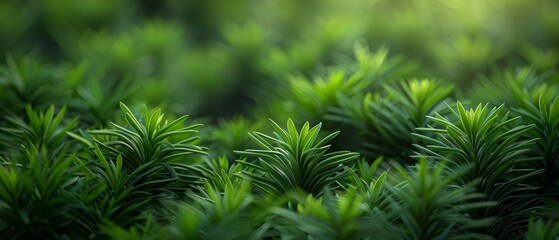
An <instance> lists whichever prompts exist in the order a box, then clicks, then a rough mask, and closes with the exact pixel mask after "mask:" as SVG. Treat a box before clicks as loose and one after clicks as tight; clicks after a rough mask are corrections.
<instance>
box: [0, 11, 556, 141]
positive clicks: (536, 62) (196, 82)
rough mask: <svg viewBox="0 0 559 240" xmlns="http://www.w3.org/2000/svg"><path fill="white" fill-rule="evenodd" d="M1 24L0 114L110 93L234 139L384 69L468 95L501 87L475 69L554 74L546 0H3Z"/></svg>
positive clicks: (319, 106) (384, 73)
mask: <svg viewBox="0 0 559 240" xmlns="http://www.w3.org/2000/svg"><path fill="white" fill-rule="evenodd" d="M0 36H1V37H0V56H2V57H1V58H0V64H1V65H2V69H1V72H0V91H1V94H0V100H1V101H2V104H1V106H0V113H2V114H16V115H17V114H19V113H21V112H22V109H24V107H25V105H26V104H31V105H33V107H35V108H44V107H46V106H48V105H50V104H54V105H55V106H58V107H60V106H63V105H66V106H68V109H69V111H70V112H72V113H74V114H75V115H79V116H80V121H81V123H83V126H88V127H95V126H103V125H105V124H106V123H107V122H109V121H114V120H113V119H114V115H115V114H118V112H119V111H118V102H119V101H123V102H125V103H127V104H128V105H133V106H143V105H146V106H148V108H154V107H161V108H163V110H164V112H166V113H168V114H171V115H174V116H179V115H185V114H187V115H190V116H192V117H194V118H195V119H197V121H201V122H205V123H207V124H208V125H209V127H208V129H212V128H218V129H226V130H225V131H228V132H227V133H223V132H221V133H220V132H218V133H216V134H217V135H216V136H214V137H218V138H219V137H220V136H221V138H223V139H222V141H231V142H235V141H239V140H238V139H237V138H242V139H244V138H246V137H241V135H242V136H244V135H246V134H245V133H246V130H247V129H248V130H251V129H254V128H259V127H260V126H262V125H267V124H265V123H264V124H261V119H263V121H264V122H265V121H267V119H268V118H272V119H277V120H279V121H284V120H286V119H287V118H293V119H294V120H295V121H296V122H299V123H300V122H303V121H311V122H313V123H316V122H318V121H326V123H328V121H329V120H332V119H334V118H335V116H334V117H332V113H333V112H334V113H335V112H336V108H339V107H340V106H341V105H343V103H344V101H341V100H340V99H346V100H347V99H349V98H353V97H354V96H355V95H365V93H367V92H371V91H372V92H373V93H374V91H375V89H379V86H380V85H381V83H382V84H387V83H388V84H390V82H391V81H399V80H402V79H411V78H419V79H423V78H427V79H436V80H437V81H442V82H445V83H449V84H452V85H454V91H453V93H452V94H451V97H453V98H455V99H466V98H467V99H470V100H471V101H473V102H474V103H477V102H487V101H495V102H499V101H501V102H503V101H505V100H506V99H504V100H503V99H499V100H495V99H493V97H492V94H493V93H494V91H483V88H482V87H480V86H486V85H487V84H488V83H487V82H499V80H500V79H505V78H523V76H524V78H523V79H526V77H525V76H542V77H540V78H537V77H535V78H537V79H544V80H543V81H545V82H549V83H550V84H551V83H557V82H558V77H557V74H556V69H557V66H558V63H559V1H552V0H540V1H533V0H492V1H486V0H469V1H459V0H320V1H319V0H308V1H299V0H237V1H229V0H166V1H162V0H137V1H132V0H79V1H77V0H2V1H0ZM519 71H520V72H521V73H522V74H524V75H522V74H521V75H519V74H518V73H519ZM489 84H491V83H489ZM523 84H524V83H523ZM525 84H529V83H525ZM553 86H555V85H553ZM494 89H499V88H498V87H496V88H494ZM504 95H506V94H504ZM501 96H503V95H501ZM345 102H346V103H347V101H345ZM350 105H351V104H350ZM345 107H346V109H347V108H351V106H347V104H346V106H345ZM336 128H339V127H336ZM336 128H333V129H336ZM235 131H238V132H235ZM212 134H213V133H212ZM220 134H221V135H220ZM236 134H238V135H239V136H236ZM225 138H230V139H229V140H227V139H225ZM231 144H234V143H231ZM228 147H232V146H228ZM233 147H235V146H233Z"/></svg>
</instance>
